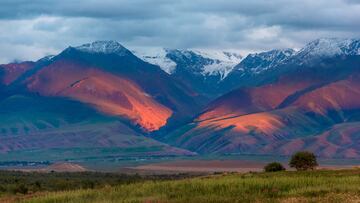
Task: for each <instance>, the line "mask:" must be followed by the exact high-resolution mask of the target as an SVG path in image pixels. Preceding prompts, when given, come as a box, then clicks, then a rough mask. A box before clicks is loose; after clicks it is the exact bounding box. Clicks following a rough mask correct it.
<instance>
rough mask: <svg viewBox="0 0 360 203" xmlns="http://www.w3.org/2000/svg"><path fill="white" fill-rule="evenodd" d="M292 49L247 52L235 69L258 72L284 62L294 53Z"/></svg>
mask: <svg viewBox="0 0 360 203" xmlns="http://www.w3.org/2000/svg"><path fill="white" fill-rule="evenodd" d="M294 53H295V51H294V50H293V49H275V50H271V51H266V52H260V53H255V54H249V55H248V56H247V57H246V58H245V59H244V60H242V62H241V63H240V64H239V65H238V66H237V67H236V70H237V71H247V72H251V73H260V72H262V71H264V70H268V69H271V68H273V67H275V66H278V65H280V64H282V63H284V62H285V61H286V60H287V59H289V58H290V57H292V56H293V55H294Z"/></svg>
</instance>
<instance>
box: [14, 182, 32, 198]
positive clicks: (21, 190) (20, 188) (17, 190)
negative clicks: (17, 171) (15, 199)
mask: <svg viewBox="0 0 360 203" xmlns="http://www.w3.org/2000/svg"><path fill="white" fill-rule="evenodd" d="M28 191H29V189H28V188H27V187H26V186H25V185H24V184H20V185H17V186H16V187H15V188H14V190H13V193H14V194H17V193H20V194H23V195H25V194H27V193H28Z"/></svg>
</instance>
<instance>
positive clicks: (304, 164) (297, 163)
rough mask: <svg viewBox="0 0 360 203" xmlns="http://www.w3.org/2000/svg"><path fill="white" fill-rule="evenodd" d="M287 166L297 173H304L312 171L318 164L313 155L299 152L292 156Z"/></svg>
mask: <svg viewBox="0 0 360 203" xmlns="http://www.w3.org/2000/svg"><path fill="white" fill-rule="evenodd" d="M289 165H290V167H293V168H296V170H298V171H306V170H313V169H314V168H315V167H316V166H318V163H317V161H316V156H315V154H314V153H312V152H308V151H301V152H296V153H295V154H293V155H292V157H291V160H290V163H289Z"/></svg>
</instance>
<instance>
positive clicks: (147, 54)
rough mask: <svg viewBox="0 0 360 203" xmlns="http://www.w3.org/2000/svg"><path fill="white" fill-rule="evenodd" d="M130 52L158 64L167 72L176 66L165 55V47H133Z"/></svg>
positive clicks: (171, 71) (169, 72)
mask: <svg viewBox="0 0 360 203" xmlns="http://www.w3.org/2000/svg"><path fill="white" fill-rule="evenodd" d="M132 52H133V54H135V55H136V56H137V57H139V58H140V59H142V60H143V61H146V62H148V63H151V64H154V65H158V66H160V68H161V69H163V70H164V71H165V72H166V73H168V74H172V73H173V72H174V70H175V68H176V63H175V62H174V61H172V60H171V59H169V58H168V57H166V54H167V49H164V48H135V49H133V51H132Z"/></svg>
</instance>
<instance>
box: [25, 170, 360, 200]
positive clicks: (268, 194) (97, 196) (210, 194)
mask: <svg viewBox="0 0 360 203" xmlns="http://www.w3.org/2000/svg"><path fill="white" fill-rule="evenodd" d="M351 201H354V202H355V201H360V170H346V171H345V170H344V171H311V172H279V173H247V174H227V175H213V176H208V177H198V178H189V179H183V180H165V181H164V180H151V181H145V182H137V183H130V184H121V185H117V186H107V187H103V188H100V189H99V188H98V189H80V190H73V191H62V192H54V193H46V194H42V195H40V196H38V197H35V198H32V199H27V200H26V201H25V202H59V203H60V202H74V203H75V202H76V203H82V202H84V203H85V202H351Z"/></svg>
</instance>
